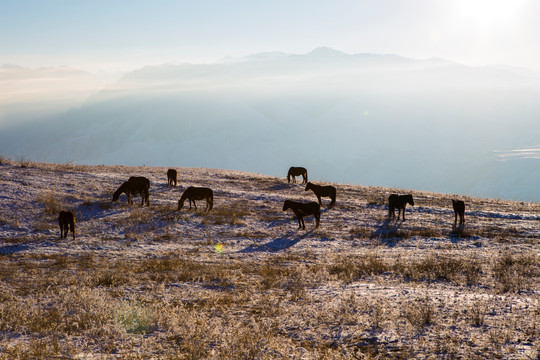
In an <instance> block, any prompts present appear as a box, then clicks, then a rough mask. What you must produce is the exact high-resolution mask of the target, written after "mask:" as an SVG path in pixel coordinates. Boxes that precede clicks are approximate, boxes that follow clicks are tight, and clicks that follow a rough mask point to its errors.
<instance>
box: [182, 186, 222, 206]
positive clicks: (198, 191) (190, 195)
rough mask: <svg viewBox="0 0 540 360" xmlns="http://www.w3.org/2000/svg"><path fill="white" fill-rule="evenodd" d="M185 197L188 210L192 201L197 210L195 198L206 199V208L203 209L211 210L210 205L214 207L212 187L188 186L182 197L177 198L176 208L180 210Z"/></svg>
mask: <svg viewBox="0 0 540 360" xmlns="http://www.w3.org/2000/svg"><path fill="white" fill-rule="evenodd" d="M186 199H189V210H191V203H192V202H193V205H194V206H195V210H197V204H196V203H195V200H203V199H205V200H206V208H205V209H204V211H206V210H208V211H210V210H212V207H214V192H213V191H212V189H209V188H205V187H194V186H190V187H188V188H187V189H186V191H184V193H183V194H182V197H181V198H180V200H178V210H182V207H183V206H184V202H185V201H186Z"/></svg>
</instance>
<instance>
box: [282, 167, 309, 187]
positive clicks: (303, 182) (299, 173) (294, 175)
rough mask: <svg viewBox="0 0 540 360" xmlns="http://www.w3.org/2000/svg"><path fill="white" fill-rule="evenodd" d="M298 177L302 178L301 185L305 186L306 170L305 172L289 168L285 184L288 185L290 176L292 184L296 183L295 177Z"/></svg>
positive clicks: (297, 168)
mask: <svg viewBox="0 0 540 360" xmlns="http://www.w3.org/2000/svg"><path fill="white" fill-rule="evenodd" d="M300 175H301V176H302V178H303V180H302V184H307V182H308V179H307V170H306V168H303V167H294V166H291V167H290V168H289V172H288V173H287V182H288V183H290V182H291V176H292V182H293V184H294V183H296V176H300Z"/></svg>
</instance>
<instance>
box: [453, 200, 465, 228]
mask: <svg viewBox="0 0 540 360" xmlns="http://www.w3.org/2000/svg"><path fill="white" fill-rule="evenodd" d="M452 207H453V208H454V215H455V218H454V224H455V223H457V218H458V215H459V223H460V224H465V203H464V202H463V201H461V200H454V199H452Z"/></svg>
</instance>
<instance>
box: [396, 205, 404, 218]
mask: <svg viewBox="0 0 540 360" xmlns="http://www.w3.org/2000/svg"><path fill="white" fill-rule="evenodd" d="M399 212H401V213H402V215H401V216H402V217H403V221H405V206H404V207H403V208H399ZM398 220H399V214H398Z"/></svg>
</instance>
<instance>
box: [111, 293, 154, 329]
mask: <svg viewBox="0 0 540 360" xmlns="http://www.w3.org/2000/svg"><path fill="white" fill-rule="evenodd" d="M113 318H114V319H115V321H116V324H117V325H118V326H119V327H120V328H121V329H122V330H124V331H125V332H127V333H128V334H147V333H149V332H152V331H153V326H152V325H153V318H152V315H151V313H150V311H149V310H148V309H147V308H146V307H145V306H143V305H142V304H139V303H136V302H131V301H120V302H119V303H118V304H117V305H116V306H115V308H114V310H113Z"/></svg>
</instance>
